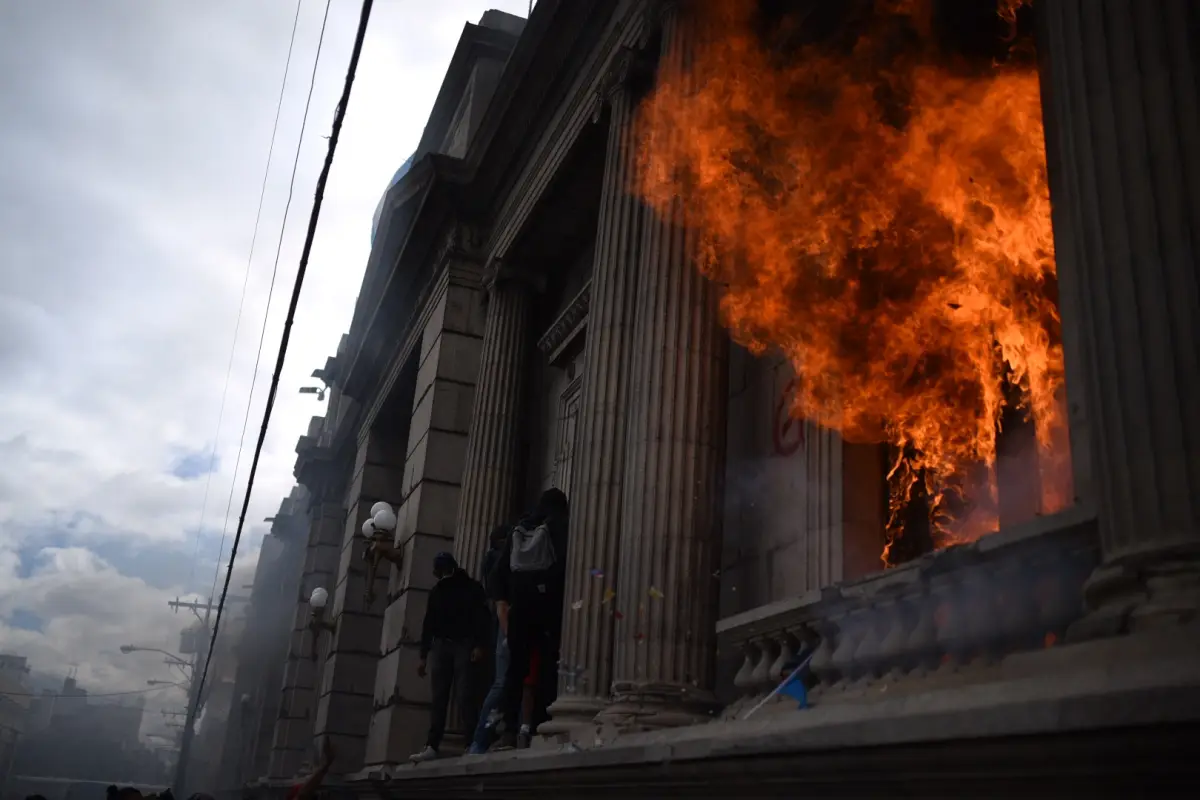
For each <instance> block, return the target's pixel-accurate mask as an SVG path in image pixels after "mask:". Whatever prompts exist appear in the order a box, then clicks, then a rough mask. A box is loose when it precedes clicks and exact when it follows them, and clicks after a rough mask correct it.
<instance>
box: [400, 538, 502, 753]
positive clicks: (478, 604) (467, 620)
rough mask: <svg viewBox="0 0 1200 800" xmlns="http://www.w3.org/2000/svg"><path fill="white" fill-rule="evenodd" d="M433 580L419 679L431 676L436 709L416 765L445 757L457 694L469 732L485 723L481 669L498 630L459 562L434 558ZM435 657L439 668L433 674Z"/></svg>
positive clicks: (478, 590)
mask: <svg viewBox="0 0 1200 800" xmlns="http://www.w3.org/2000/svg"><path fill="white" fill-rule="evenodd" d="M433 574H434V577H436V578H437V584H436V585H434V587H433V589H432V590H431V591H430V592H429V600H428V602H427V604H426V606H425V624H424V626H423V627H422V630H421V660H420V662H419V663H418V664H417V674H418V675H420V676H421V677H422V678H424V677H425V675H426V673H427V672H430V681H431V683H432V689H433V706H432V708H430V718H429V735H428V737H427V738H426V740H425V747H424V749H422V750H421V752H419V753H414V754H413V755H412V756H411V757H410V758H411V760H412V761H414V762H421V761H432V760H434V759H436V758H437V757H438V756H439V752H438V748H439V747H441V744H442V736H443V735H444V734H445V732H446V714H447V711H448V710H449V707H450V693H451V691H457V692H458V711H459V713H460V714H461V715H462V719H463V723H464V724H463V727H464V728H465V729H468V730H470V729H472V727H473V726H474V725H475V722H476V720H477V719H478V718H479V697H478V695H477V694H476V692H475V685H476V680H475V673H476V667H475V665H476V664H478V663H479V661H480V660H481V659H482V658H483V653H484V650H485V649H486V648H487V646H488V642H489V639H490V638H491V630H492V625H491V620H490V616H489V614H488V610H487V595H486V594H485V593H484V591H483V586H481V585H480V583H479V581H477V580H475V579H474V578H472V577H471V576H470V575H468V574H467V573H466V571H465V570H463V569H461V568H460V567H459V566H458V562H457V561H455V560H454V556H452V555H451V554H449V553H438V554H437V555H436V556H434V559H433ZM431 655H432V657H433V665H432V670H429V669H428V665H429V658H430V656H431Z"/></svg>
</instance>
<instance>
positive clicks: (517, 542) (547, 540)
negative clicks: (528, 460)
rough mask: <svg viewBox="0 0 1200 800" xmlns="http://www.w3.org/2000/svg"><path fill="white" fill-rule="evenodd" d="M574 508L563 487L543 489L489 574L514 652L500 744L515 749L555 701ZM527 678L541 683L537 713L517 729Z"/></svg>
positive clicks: (507, 684)
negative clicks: (502, 608) (568, 552)
mask: <svg viewBox="0 0 1200 800" xmlns="http://www.w3.org/2000/svg"><path fill="white" fill-rule="evenodd" d="M569 511H570V509H569V507H568V504H567V496H566V495H565V494H563V492H562V491H561V490H560V489H547V490H546V491H544V492H542V495H541V497H539V498H538V502H537V505H536V506H535V507H534V510H533V511H532V512H531V513H530V514H528V515H526V516H525V517H523V518H522V519H521V521H520V522H518V523H517V525H516V526H515V527H514V528H513V529H512V532H511V533H510V534H509V536H508V540H507V541H506V542H505V545H504V552H503V553H502V554H501V556H500V559H499V560H498V561H497V563H496V566H495V567H494V568H493V569H492V572H491V575H489V576H488V578H489V580H488V588H489V594H490V595H491V597H492V599H493V600H495V601H496V603H497V606H500V605H501V604H505V605H506V606H507V608H508V613H507V614H506V615H503V616H501V617H500V622H501V628H502V630H503V633H504V634H505V635H506V637H507V639H508V652H509V663H508V670H507V671H506V674H505V681H504V696H503V700H502V701H501V708H502V710H503V721H504V732H503V734H502V735H501V740H500V747H501V748H507V747H514V746H516V745H517V743H518V741H519V740H524V741H526V742H527V741H528V739H529V737H530V736H532V734H533V733H534V732H536V729H537V725H538V724H539V723H540V722H541V721H542V718H544V716H545V709H546V708H547V707H548V706H549V705H550V704H551V703H552V702H553V701H554V694H555V693H556V688H557V684H558V646H559V637H560V633H561V628H562V609H563V598H564V593H565V592H566V567H567V541H568V540H567V527H568V517H569ZM531 665H532V666H534V671H533V673H531V670H530V667H531ZM527 682H530V683H533V684H534V685H535V686H536V690H535V694H536V702H535V704H534V705H535V708H536V713H535V718H534V719H532V720H529V721H527V722H526V723H525V724H524V725H522V726H521V727H520V729H518V722H519V721H520V715H521V705H522V703H521V701H522V697H523V695H524V694H525V685H526V683H527ZM518 730H519V733H520V739H519V738H518Z"/></svg>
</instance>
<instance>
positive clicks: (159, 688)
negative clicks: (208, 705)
mask: <svg viewBox="0 0 1200 800" xmlns="http://www.w3.org/2000/svg"><path fill="white" fill-rule="evenodd" d="M175 686H176V684H171V685H170V686H151V687H149V688H146V689H131V690H130V691H128V692H97V693H96V694H92V693H91V692H88V693H87V694H37V693H34V692H6V691H0V697H66V698H77V699H81V700H87V699H88V698H90V697H125V696H127V695H131V694H149V693H150V692H161V691H163V690H164V689H171V688H174V687H175Z"/></svg>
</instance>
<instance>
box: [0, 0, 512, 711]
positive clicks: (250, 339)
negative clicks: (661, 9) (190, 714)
mask: <svg viewBox="0 0 1200 800" xmlns="http://www.w3.org/2000/svg"><path fill="white" fill-rule="evenodd" d="M295 8H296V3H295V2H294V0H205V2H202V3H196V2H187V1H186V0H105V1H104V2H96V0H0V652H11V653H17V654H21V655H26V656H28V657H29V658H30V661H31V665H32V666H33V668H34V669H35V670H38V671H40V672H43V673H50V674H54V675H63V674H65V673H66V672H67V671H68V670H70V669H71V668H72V667H77V668H78V673H79V679H80V682H81V684H82V685H83V686H84V687H85V688H87V689H89V690H90V691H92V692H113V691H124V690H136V689H141V688H144V687H145V681H146V680H147V679H148V678H165V677H167V670H166V667H164V666H163V665H162V664H161V663H160V662H159V661H158V660H156V658H155V657H153V656H150V655H144V654H143V655H129V656H124V655H121V654H120V652H119V650H118V648H119V647H120V645H122V644H125V643H133V644H138V645H145V646H155V647H164V648H166V649H169V650H175V649H177V647H178V631H179V630H180V628H181V627H182V626H183V625H184V624H186V623H187V621H188V620H187V619H186V618H185V616H183V615H178V616H177V615H173V614H172V612H171V611H170V610H169V609H168V608H167V606H166V602H167V600H169V599H171V598H173V597H175V596H176V595H185V594H190V593H197V592H199V593H202V594H207V592H208V587H209V586H210V585H211V584H212V581H213V577H214V572H215V569H216V565H217V560H218V556H217V552H218V547H219V543H220V542H221V539H222V529H223V527H225V523H226V507H227V504H228V503H229V499H230V490H231V486H232V487H233V488H234V490H235V492H234V495H233V509H232V513H231V515H230V517H229V519H228V529H227V532H228V537H227V541H226V543H225V546H224V552H225V553H226V556H225V558H227V554H228V551H229V541H228V540H231V539H232V536H233V531H234V528H235V527H236V524H237V513H238V510H239V508H240V504H241V500H242V493H243V492H244V489H245V478H246V471H247V468H248V465H249V459H250V455H251V453H252V450H253V443H254V439H255V436H256V435H257V432H258V424H259V421H260V418H261V413H262V404H263V401H264V399H265V394H266V391H267V387H268V384H269V382H270V376H271V371H272V369H273V368H274V364H275V358H276V353H277V346H278V342H279V336H280V333H281V329H282V324H283V315H284V312H285V310H286V307H287V303H288V296H289V294H290V292H291V287H292V281H293V279H294V277H295V271H296V266H297V262H298V259H299V254H300V249H301V247H302V245H303V241H304V233H305V228H306V226H307V221H308V215H309V210H310V208H311V203H312V197H313V189H314V186H315V182H316V178H317V174H318V172H319V170H320V167H321V162H322V160H323V158H324V154H325V149H326V146H327V143H326V140H325V139H324V138H323V137H324V136H327V135H328V134H329V129H330V125H331V123H332V119H333V112H334V107H335V105H336V103H337V100H338V97H339V96H340V93H341V90H342V83H343V79H344V77H345V69H346V65H347V61H348V58H349V54H350V49H351V46H352V43H353V40H354V33H355V29H356V27H357V24H358V15H359V10H360V5H359V2H358V0H332V8H331V10H330V13H329V21H328V26H327V28H326V32H325V42H324V47H323V50H322V51H321V55H320V62H319V65H318V71H317V79H316V88H315V91H314V93H313V100H312V107H311V111H310V114H309V121H308V129H307V132H306V134H305V137H304V141H303V144H302V146H301V150H300V167H299V173H298V176H297V180H296V187H295V198H294V200H293V204H292V209H291V212H290V215H289V218H288V221H287V227H286V232H285V234H284V238H283V247H282V256H281V259H280V262H279V274H278V277H277V282H276V286H275V290H274V297H273V300H272V303H271V307H270V314H269V316H268V317H267V327H266V346H265V348H264V352H263V356H262V364H261V365H260V367H259V371H258V382H257V384H256V385H255V388H254V397H253V401H252V403H251V404H250V425H249V429H248V430H247V432H246V450H245V455H244V458H243V461H242V463H241V465H240V467H239V468H238V470H237V474H236V478H235V471H234V465H235V461H236V459H237V452H238V442H239V439H240V437H241V434H242V425H243V419H244V416H245V414H246V408H247V402H248V400H249V398H250V390H251V382H252V380H253V377H254V362H255V355H256V352H257V350H258V342H259V335H260V332H261V328H262V324H263V319H264V313H265V311H266V308H267V300H268V285H269V281H270V275H271V270H272V264H273V261H274V257H275V249H276V244H277V241H278V237H279V233H280V228H281V224H282V222H283V209H284V203H285V200H286V197H287V190H288V181H289V177H290V173H291V167H292V159H293V156H294V154H295V150H296V145H297V140H298V137H299V130H300V121H301V117H302V113H303V108H304V101H305V95H306V93H307V91H308V83H309V76H310V74H311V70H312V66H313V58H314V56H315V53H316V46H317V37H318V32H319V30H320V27H321V19H322V15H323V13H324V10H325V2H324V1H323V0H302V2H301V12H300V22H299V30H298V33H297V38H296V44H295V51H294V54H293V58H292V66H291V71H290V74H289V76H288V83H287V91H286V95H285V100H284V106H283V114H282V118H281V120H280V133H279V137H278V139H277V141H276V145H275V155H274V160H273V164H272V167H271V177H270V180H269V183H268V188H267V194H266V201H265V208H264V213H263V217H262V223H261V228H260V233H259V237H258V241H257V244H256V246H255V251H254V258H253V262H252V264H251V267H250V273H249V275H250V277H249V289H248V293H247V299H246V305H245V310H244V315H243V318H242V326H241V331H240V333H239V335H238V339H237V344H236V350H235V355H234V360H233V370H232V378H231V381H230V384H229V394H228V402H227V405H226V409H225V414H224V420H223V422H222V425H221V430H220V435H219V437H218V436H217V417H218V410H219V408H220V405H221V394H222V388H223V387H224V385H225V376H226V367H227V365H228V364H229V358H230V348H231V346H232V345H233V334H234V323H235V320H236V318H237V310H238V301H239V297H240V295H241V290H242V283H243V278H244V276H245V275H246V267H247V258H248V255H249V252H250V241H251V234H252V231H253V226H254V216H255V209H256V207H257V204H258V199H259V191H260V188H261V181H262V175H263V170H264V167H265V165H266V155H267V148H268V144H269V142H270V136H271V125H272V122H273V119H274V115H275V108H276V101H277V98H278V93H279V88H280V82H281V80H282V78H283V67H284V61H285V57H286V54H287V48H288V39H289V36H290V33H291V28H292V21H293V17H294V14H295ZM488 8H499V9H502V10H505V11H509V12H512V13H516V14H519V15H521V16H524V15H525V13H526V11H527V8H528V0H438V2H421V1H420V0H376V2H375V9H374V13H373V15H372V20H371V26H370V29H369V33H368V35H367V39H366V45H365V47H364V49H363V55H362V60H361V62H360V64H359V68H358V77H357V81H356V83H355V87H354V94H353V98H352V100H351V103H350V109H349V114H348V117H347V120H346V124H345V127H344V128H343V132H342V138H341V143H340V145H339V148H338V151H337V156H336V160H335V162H334V167H333V172H332V175H331V178H330V181H329V185H328V188H327V191H326V195H325V202H324V208H323V212H322V215H321V221H320V227H319V229H318V233H317V238H316V243H315V246H314V248H313V252H312V257H311V261H310V264H309V269H308V272H307V276H306V281H305V286H304V293H303V296H302V299H301V302H300V307H299V309H298V312H297V315H296V323H295V327H294V329H293V333H292V340H291V346H290V350H289V353H288V358H287V363H286V367H285V369H284V373H283V378H282V382H281V384H280V391H279V397H278V401H277V404H276V407H275V412H274V417H273V421H272V424H271V429H270V433H269V435H268V437H267V445H266V450H265V452H264V456H263V460H262V463H261V466H260V469H259V473H258V479H257V482H256V486H255V490H254V495H253V501H252V504H251V509H250V514H249V516H248V522H249V523H250V524H248V526H247V533H246V538H245V540H244V543H243V549H242V552H241V554H239V557H238V562H239V565H242V566H240V567H239V569H238V570H237V571H236V573H235V577H234V580H233V587H232V588H233V589H234V590H238V589H240V588H241V585H242V584H245V583H248V582H249V579H250V575H251V573H252V569H253V563H254V557H255V555H256V551H257V548H258V542H259V540H261V538H262V535H263V534H264V533H265V530H266V527H265V525H264V524H263V523H262V520H263V518H264V517H267V516H270V515H271V514H273V513H274V511H275V510H276V509H277V508H278V505H279V502H280V500H281V498H282V497H283V496H284V495H286V494H287V492H288V491H289V489H290V488H291V484H292V465H293V462H294V458H295V455H294V447H295V443H296V439H297V437H298V436H299V435H300V434H301V433H303V431H304V429H305V427H306V426H307V422H308V419H309V417H310V416H312V415H314V414H320V413H322V411H323V404H322V403H319V402H318V401H317V400H316V399H315V398H314V397H313V396H312V395H300V394H298V390H299V389H300V387H302V386H306V385H311V384H312V381H310V380H309V379H308V376H309V375H310V374H311V372H312V370H313V369H314V368H316V367H319V366H321V365H323V364H324V361H325V358H326V356H328V355H331V354H332V353H333V352H334V350H335V348H336V346H337V342H338V338H339V336H340V335H341V334H342V333H343V332H344V331H345V329H346V327H347V326H348V324H349V321H350V316H351V313H352V309H353V304H354V300H355V297H356V296H357V292H358V288H359V283H360V280H361V277H362V272H363V268H364V265H365V262H366V258H367V254H368V250H369V246H370V227H371V217H372V214H373V212H374V210H375V206H376V204H377V202H378V200H379V197H380V194H381V192H382V191H383V190H384V189H385V188H386V186H387V183H388V181H389V179H390V178H391V176H392V174H393V173H394V172H395V170H396V168H397V167H398V166H399V165H400V164H401V163H402V162H403V161H404V160H405V158H407V156H408V155H409V153H410V152H411V151H412V150H413V149H414V148H415V146H416V144H417V141H418V139H419V137H420V133H421V129H422V128H423V126H424V123H425V119H426V117H427V115H428V112H429V109H430V107H431V106H432V103H433V99H434V97H435V96H436V93H437V90H438V87H439V85H440V83H441V79H442V76H443V74H444V72H445V69H446V66H447V65H448V63H449V60H450V56H451V54H452V53H453V51H454V47H455V45H456V43H457V41H458V37H459V35H460V34H461V32H462V28H463V24H464V23H465V22H467V21H472V22H475V21H478V19H479V17H480V15H481V14H482V13H483V11H484V10H485V9H488ZM214 452H215V456H216V458H215V460H214V459H213V454H214ZM214 461H215V466H216V468H215V470H212V472H211V475H210V470H209V466H210V464H212V463H214ZM206 486H207V487H208V500H207V503H204V502H203V498H204V495H205V489H206ZM202 520H203V522H201V521H202ZM198 543H199V551H200V553H201V558H200V559H199V560H198V561H194V560H193V554H194V553H195V552H196V551H197V545H198ZM181 704H182V697H181V696H179V695H175V696H172V695H171V693H170V692H164V693H157V694H152V695H150V696H149V697H148V698H147V706H148V708H150V709H157V708H162V707H170V706H178V705H181Z"/></svg>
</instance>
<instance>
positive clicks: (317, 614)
mask: <svg viewBox="0 0 1200 800" xmlns="http://www.w3.org/2000/svg"><path fill="white" fill-rule="evenodd" d="M328 604H329V592H327V591H325V590H324V589H323V588H321V587H320V586H318V587H317V588H315V589H313V590H312V594H311V595H309V597H308V607H309V608H310V609H312V614H311V616H310V617H309V618H308V630H309V632H310V633H312V657H313V661H316V660H317V644H318V640H319V639H320V636H321V631H329V632H330V633H331V634H332V633H333V632H334V631H336V630H337V623H336V622H332V621H330V620H328V619H326V618H325V606H327V605H328Z"/></svg>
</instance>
